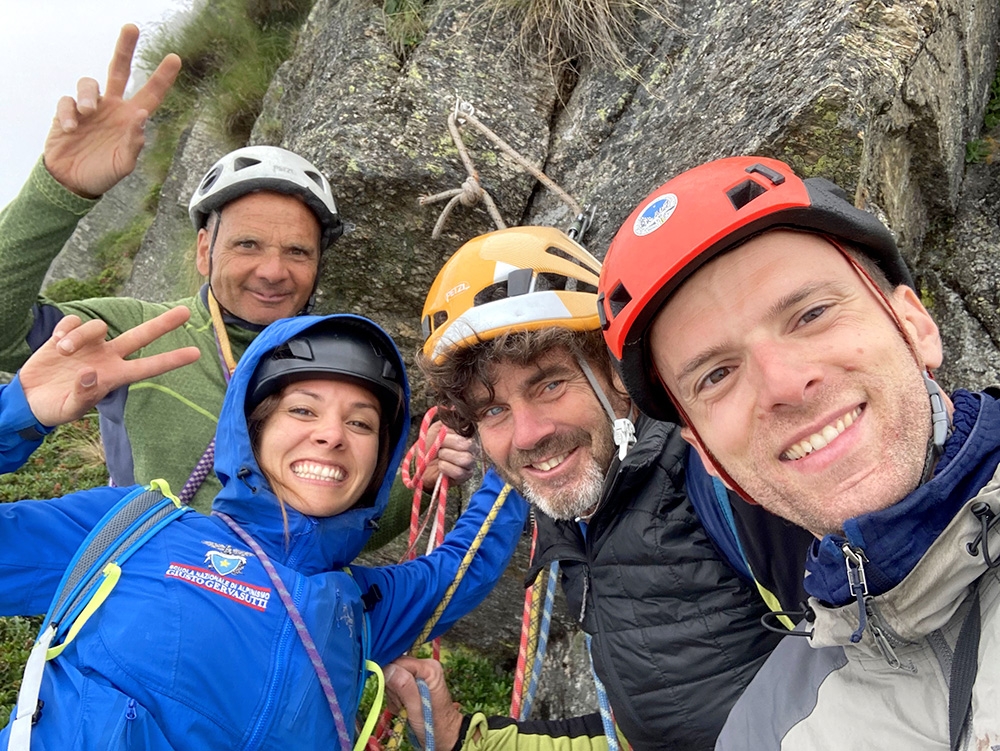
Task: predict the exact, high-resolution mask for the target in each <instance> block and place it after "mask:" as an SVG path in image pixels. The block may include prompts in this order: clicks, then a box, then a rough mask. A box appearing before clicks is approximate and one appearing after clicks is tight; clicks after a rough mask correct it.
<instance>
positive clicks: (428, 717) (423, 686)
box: [406, 678, 434, 751]
mask: <svg viewBox="0 0 1000 751" xmlns="http://www.w3.org/2000/svg"><path fill="white" fill-rule="evenodd" d="M416 680H417V690H418V691H420V708H421V710H423V715H424V745H423V746H421V745H420V741H419V740H417V736H416V735H414V733H413V729H412V728H411V727H410V725H409V723H407V725H406V729H407V731H408V733H407V734H408V735H409V738H410V744H411V745H412V746H413V747H414V748H418V749H419V748H423V749H424V751H434V710H433V709H432V707H431V690H430V689H429V688H427V682H426V681H425V680H424V679H423V678H417V679H416Z"/></svg>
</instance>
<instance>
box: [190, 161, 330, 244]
mask: <svg viewBox="0 0 1000 751" xmlns="http://www.w3.org/2000/svg"><path fill="white" fill-rule="evenodd" d="M259 191H273V192H275V193H284V194H286V195H293V196H298V197H299V198H301V199H302V200H303V201H304V202H305V204H306V206H308V207H309V209H310V210H311V211H312V212H313V214H315V215H316V219H317V220H318V221H319V224H320V227H321V229H322V235H321V241H320V249H321V250H325V249H326V248H328V247H329V246H330V244H331V243H332V242H333V241H334V240H336V239H337V238H338V237H340V235H341V233H342V232H343V224H342V222H341V221H340V214H339V213H337V203H336V201H334V200H333V193H332V192H331V190H330V183H329V181H327V179H326V178H325V177H324V176H323V173H322V172H320V171H319V170H318V169H316V167H314V166H313V165H312V164H311V163H310V162H308V161H306V160H305V159H303V158H302V157H300V156H299V155H298V154H295V153H293V152H291V151H288V150H287V149H282V148H279V147H278V146H247V147H246V148H242V149H237V150H236V151H231V152H229V153H228V154H226V155H225V156H224V157H222V158H221V159H220V160H219V161H217V162H216V163H215V164H214V165H212V168H211V169H210V170H209V171H208V172H206V173H205V176H204V177H203V178H202V179H201V182H200V183H199V184H198V187H197V188H196V189H195V191H194V194H193V195H192V196H191V201H190V203H189V204H188V215H189V216H190V217H191V222H192V223H193V224H194V228H195V229H196V230H200V229H202V228H203V227H204V226H205V224H206V223H207V222H208V217H209V215H210V214H211V213H212V212H213V211H215V210H217V209H220V208H222V207H223V206H225V205H226V204H227V203H229V202H230V201H234V200H236V199H237V198H240V197H241V196H245V195H247V194H248V193H256V192H259Z"/></svg>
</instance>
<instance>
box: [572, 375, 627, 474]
mask: <svg viewBox="0 0 1000 751" xmlns="http://www.w3.org/2000/svg"><path fill="white" fill-rule="evenodd" d="M576 361H577V363H578V364H579V365H580V370H582V371H583V374H584V375H585V376H586V377H587V380H588V381H589V382H590V387H591V388H592V389H593V390H594V393H595V394H596V395H597V400H598V401H599V402H600V403H601V406H602V407H604V411H605V412H607V413H608V417H610V418H611V424H612V425H613V426H614V440H615V445H616V446H617V447H618V461H621V460H622V459H624V458H625V455H626V454H627V453H628V450H629V449H630V448H631V447H632V444H633V443H635V425H633V424H632V421H631V420H630V419H628V417H618V415H616V414H615V411H614V409H612V408H611V402H610V401H609V400H608V395H607V394H605V393H604V389H603V388H601V384H600V382H599V381H598V380H597V376H595V375H594V371H593V370H592V369H591V367H590V363H588V362H587V361H586V360H585V359H584V358H583V357H581V356H580V355H577V356H576Z"/></svg>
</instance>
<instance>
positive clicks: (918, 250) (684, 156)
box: [130, 0, 1000, 713]
mask: <svg viewBox="0 0 1000 751" xmlns="http://www.w3.org/2000/svg"><path fill="white" fill-rule="evenodd" d="M378 5H379V4H378V3H372V2H366V1H363V0H317V3H316V5H315V7H314V10H313V12H312V13H311V15H310V17H309V19H308V21H307V23H306V24H305V25H304V27H303V29H302V31H301V35H300V38H299V42H298V46H297V50H296V53H295V55H294V57H293V58H292V59H291V60H289V61H288V62H287V63H285V65H284V66H282V68H281V69H280V70H279V72H278V74H277V76H276V77H275V79H274V82H273V84H272V86H271V90H270V92H269V94H268V99H267V102H266V104H265V109H264V112H263V114H262V115H261V117H260V119H259V120H258V122H257V126H256V128H255V130H254V135H253V140H254V141H255V142H257V143H275V144H279V145H282V146H285V147H287V148H291V149H293V150H296V151H298V152H300V153H302V154H303V155H305V156H306V157H308V158H309V159H311V160H313V161H315V162H316V163H317V165H318V166H320V167H321V168H322V169H324V170H325V171H326V172H327V174H328V175H329V176H330V178H331V182H332V183H333V185H334V186H335V190H336V193H337V195H338V196H339V199H340V202H341V209H342V213H343V215H344V217H345V219H346V220H347V222H348V223H349V224H350V225H351V231H350V232H349V233H348V234H346V235H345V236H344V237H343V238H342V239H341V240H340V241H338V243H337V244H336V245H335V246H334V247H333V248H332V249H331V251H330V252H329V253H328V254H327V258H326V260H325V266H324V273H323V278H322V284H321V293H322V296H321V303H320V307H321V309H322V310H326V311H333V310H338V311H351V312H356V313H361V314H365V315H369V316H372V317H374V318H375V319H377V320H379V321H380V322H382V323H384V324H385V325H386V326H387V327H388V328H389V330H390V331H391V332H392V333H393V334H394V335H396V336H398V340H399V342H400V345H401V348H402V350H403V351H404V353H406V352H412V351H414V350H415V349H416V347H417V346H418V344H419V342H420V323H419V315H420V310H421V308H422V303H423V296H424V293H425V292H426V290H427V289H428V287H429V285H430V283H431V281H432V279H433V277H434V275H435V273H436V271H437V269H438V268H439V266H440V265H441V263H442V262H443V261H444V259H445V258H446V257H447V256H449V255H450V254H451V253H452V252H453V251H454V250H455V249H457V248H458V247H459V245H461V244H462V243H463V242H464V241H466V240H468V239H470V238H471V237H473V236H475V235H477V234H480V233H482V232H486V231H489V230H491V229H493V228H494V227H493V225H492V223H491V221H490V219H489V216H488V215H487V213H486V212H485V211H484V210H483V208H482V207H481V206H478V207H474V208H468V207H463V206H459V207H457V208H456V210H455V211H454V213H453V214H452V216H451V218H450V220H449V221H448V223H447V225H446V227H445V231H444V235H443V237H442V238H441V239H440V240H432V239H431V229H432V227H433V226H434V223H435V221H436V220H437V218H438V215H439V212H440V205H434V206H419V205H418V203H417V199H418V197H419V196H421V195H424V194H435V193H438V192H441V191H445V190H449V189H453V188H457V187H459V186H460V185H461V183H462V181H463V180H464V179H465V178H466V173H465V169H464V168H463V165H462V162H461V161H460V159H459V155H458V152H457V150H456V148H455V145H454V144H453V142H452V139H451V137H450V136H449V133H448V130H447V126H446V119H447V116H448V114H449V112H451V111H452V110H453V108H454V106H455V101H456V97H461V98H462V99H464V100H467V101H469V102H471V103H472V104H473V105H474V106H475V108H476V114H477V116H478V117H479V118H480V119H481V120H482V121H483V122H484V123H486V124H487V125H489V126H490V127H491V128H492V129H493V130H494V131H495V132H496V133H497V134H498V135H500V136H501V137H502V138H504V139H505V140H506V141H507V142H508V143H509V144H510V145H511V146H512V147H513V148H514V149H516V150H517V151H518V152H520V153H521V154H522V155H524V157H526V158H527V159H529V160H531V161H532V162H534V163H536V164H538V165H540V166H542V167H544V169H545V171H546V172H547V173H548V174H549V175H550V176H551V177H553V178H554V179H555V180H556V181H557V182H558V183H559V184H560V185H561V186H562V187H563V188H564V189H565V190H566V191H568V192H569V193H570V194H571V195H572V196H574V197H575V198H576V199H577V200H578V201H580V202H581V203H584V204H587V205H589V206H592V207H594V209H595V224H594V226H593V228H592V230H591V231H590V233H589V234H588V235H587V236H586V237H585V238H584V242H585V244H586V245H588V247H589V248H590V249H591V250H592V251H593V252H594V253H595V254H596V255H598V256H602V255H603V253H604V252H605V250H606V248H607V245H608V243H609V241H610V239H611V237H612V236H613V234H614V232H615V231H616V230H617V228H618V226H619V224H620V223H621V221H623V219H624V218H625V217H626V216H627V215H628V213H629V212H630V211H631V209H632V208H633V207H634V206H635V205H636V204H637V203H638V202H639V201H640V200H641V199H642V198H643V197H644V196H645V195H646V194H647V193H648V192H650V191H651V190H652V189H654V188H655V187H656V186H658V185H660V184H661V183H663V182H665V181H666V180H667V179H668V178H669V177H671V176H672V175H674V174H676V173H677V172H679V171H682V170H684V169H686V168H689V167H692V166H694V165H696V164H698V163H700V162H702V161H705V160H708V159H712V158H716V157H721V156H728V155H733V154H748V153H758V154H763V155H768V156H775V157H778V158H781V159H784V160H786V161H788V162H790V163H791V164H793V165H794V166H795V167H796V168H797V169H798V171H799V172H800V173H801V174H803V175H805V176H812V175H823V176H826V177H830V178H832V179H834V180H835V181H837V182H838V183H839V184H840V185H841V186H842V187H844V188H845V189H847V190H848V192H849V193H852V194H853V195H855V196H856V199H857V202H858V205H860V206H863V207H866V208H869V209H871V210H873V211H875V212H876V213H877V214H878V215H879V216H880V217H882V218H883V219H884V220H885V221H886V222H887V223H888V224H889V226H890V227H891V228H892V229H893V231H894V232H896V234H897V235H898V238H899V242H900V246H901V248H902V249H903V252H904V253H905V255H906V257H907V259H908V260H909V261H910V262H911V265H912V268H913V270H914V272H915V278H916V281H917V285H918V287H919V290H920V293H921V295H922V297H923V299H924V300H925V302H926V304H927V305H928V307H929V308H930V310H931V312H932V313H933V314H934V315H935V316H936V317H937V319H938V321H939V322H940V323H941V326H942V329H943V331H944V340H945V343H946V366H945V367H944V368H942V369H941V371H940V377H941V380H942V381H943V382H944V384H945V385H946V386H947V387H949V388H951V387H955V386H957V385H963V386H968V387H971V388H977V387H981V386H984V385H986V384H989V383H992V382H994V381H996V380H997V378H998V367H1000V347H998V343H1000V315H998V312H997V311H998V302H1000V301H998V292H997V290H998V289H1000V284H998V282H1000V278H998V277H1000V260H998V259H1000V257H998V255H997V253H996V250H997V248H998V247H1000V224H998V219H997V217H998V216H1000V166H998V165H996V164H992V165H990V164H976V165H967V164H966V163H965V144H966V143H967V142H968V141H970V140H972V139H974V138H978V137H981V136H982V135H983V133H982V128H983V126H982V123H983V113H984V109H985V106H986V103H987V101H988V98H989V86H990V82H991V81H992V80H993V77H994V75H995V71H996V69H997V61H998V49H1000V4H997V3H995V2H981V1H980V0H835V1H834V2H830V1H829V0H799V2H795V3H791V2H788V1H787V0H757V1H756V2H753V3H747V2H742V1H738V0H679V1H678V2H677V4H676V6H675V10H674V12H673V15H672V19H673V21H674V23H673V24H672V25H671V24H665V23H663V22H662V20H661V19H655V18H650V17H644V16H640V17H637V18H636V19H635V22H634V24H633V25H632V29H633V32H634V34H635V44H634V45H633V46H632V48H631V50H630V52H629V63H630V67H629V68H628V69H627V70H613V69H609V67H608V66H607V64H606V61H602V60H580V61H576V62H575V65H574V66H572V67H567V68H566V70H564V71H562V72H557V73H555V72H553V71H552V70H550V69H548V68H547V67H545V65H544V64H543V61H544V60H545V54H544V52H542V51H538V52H536V53H531V52H530V51H528V52H521V53H519V52H518V51H517V49H516V48H517V45H515V44H513V42H512V37H513V34H512V31H511V30H509V29H507V28H505V27H504V26H503V24H502V23H499V22H498V21H497V20H496V18H495V17H493V16H491V15H490V14H488V13H484V12H481V11H479V10H478V8H479V3H477V2H474V1H473V0H455V1H454V2H450V3H447V4H442V5H443V6H447V7H445V8H444V9H442V10H440V11H438V12H437V15H436V16H435V17H434V18H433V19H431V20H430V27H429V30H428V32H427V34H426V36H425V37H424V38H423V39H422V41H420V42H419V44H417V45H416V47H415V48H414V49H412V50H411V51H410V52H409V53H408V54H407V55H405V56H400V55H398V54H396V53H395V52H394V51H393V49H392V47H391V44H390V42H389V41H388V39H387V36H386V33H385V28H384V20H383V17H382V13H381V11H380V9H379V7H378ZM994 135H995V134H994ZM464 138H465V142H466V143H467V144H468V146H469V151H470V153H471V155H472V158H473V160H474V162H475V165H476V167H477V168H478V170H479V174H480V178H481V180H482V183H483V184H484V185H485V186H486V187H487V188H488V190H489V191H490V193H491V195H492V196H493V197H494V198H495V199H496V202H497V204H498V206H499V208H500V212H501V214H502V216H503V218H504V220H505V221H506V222H507V223H508V224H530V223H539V224H554V225H557V226H561V227H563V228H566V227H568V225H569V223H570V221H571V220H572V219H573V214H572V212H571V211H570V210H569V209H568V208H567V207H566V206H565V205H564V204H563V203H561V202H560V201H559V200H558V199H557V198H555V197H554V196H553V195H552V194H551V193H550V192H548V191H546V190H544V189H542V188H541V187H540V186H539V184H538V183H537V182H536V181H535V180H534V179H533V178H531V177H530V176H528V175H527V174H526V173H525V172H524V171H523V170H522V169H521V168H520V167H518V166H517V165H516V164H514V163H513V162H512V161H511V160H510V159H508V158H507V157H506V156H504V155H502V154H500V153H499V152H498V150H497V148H496V147H495V146H494V145H493V144H492V143H490V142H489V141H487V140H486V139H485V138H483V137H482V136H480V135H477V134H475V133H474V132H473V131H469V130H466V131H465V135H464ZM203 143H205V139H204V137H203V136H202V135H199V128H198V127H196V128H195V129H194V131H193V132H192V133H191V134H190V136H189V138H188V139H187V141H186V142H185V144H184V147H183V149H182V150H181V152H180V153H179V154H178V157H177V159H176V164H175V167H174V173H173V175H172V176H171V178H170V179H169V180H168V183H167V185H165V186H164V194H163V200H162V201H161V214H163V216H162V217H158V218H157V221H156V224H154V226H153V229H152V231H151V232H150V233H149V237H147V246H145V247H144V250H143V253H142V254H141V256H140V259H139V260H138V261H137V263H136V266H135V272H134V276H133V280H132V283H131V285H130V290H131V291H132V292H134V293H135V294H142V295H143V296H148V297H151V298H159V299H165V298H164V297H161V296H160V294H159V291H160V290H166V289H171V293H170V294H169V295H166V297H170V296H176V295H175V294H174V292H173V290H172V288H170V285H169V284H168V282H167V280H169V279H176V278H178V272H177V271H176V269H178V268H180V265H178V264H181V263H182V262H181V261H171V262H170V263H171V264H172V265H171V266H169V267H168V266H164V265H163V264H162V263H161V262H160V260H159V259H161V258H168V257H170V258H173V257H174V256H172V255H171V254H172V253H174V252H176V250H177V249H178V247H179V246H180V245H183V243H184V242H188V243H190V235H189V236H188V239H187V240H186V241H184V240H182V239H181V236H182V235H183V232H181V230H180V229H174V228H179V227H180V225H181V224H183V221H186V218H185V217H184V216H183V212H182V208H183V207H184V206H185V205H186V197H187V196H188V195H189V194H190V191H191V190H192V189H193V187H194V184H195V183H194V182H193V181H192V179H193V180H197V178H198V177H200V175H201V174H202V173H203V172H204V170H205V169H206V168H207V167H208V166H209V164H210V163H211V162H212V161H213V160H214V158H215V156H217V154H211V155H210V154H209V152H211V151H212V148H211V147H204V146H199V147H197V148H195V144H203ZM168 193H169V198H168ZM178 216H180V217H181V219H178V218H177V217H178ZM416 402H417V403H416V405H415V412H416V413H418V414H419V412H420V410H421V408H422V407H424V406H426V404H425V403H424V397H423V395H422V392H421V390H420V388H419V384H418V388H417V389H416ZM517 578H518V577H517V576H514V577H512V579H513V580H514V581H516V579H517ZM520 602H521V599H520V589H519V587H518V586H517V585H516V583H515V584H513V585H510V586H508V588H507V589H505V590H503V593H502V594H501V595H499V596H498V598H495V599H494V610H491V611H489V615H488V616H487V618H488V621H479V622H477V623H479V624H480V625H479V626H478V627H474V628H473V629H471V632H472V633H475V632H476V631H479V632H484V631H486V630H491V629H492V625H490V626H483V625H481V624H483V623H487V622H488V623H489V624H492V623H495V622H497V621H498V619H499V618H500V616H499V615H498V614H497V613H498V612H499V611H498V610H497V609H496V608H499V609H500V610H505V611H506V612H507V613H508V616H507V617H509V618H511V619H513V622H514V624H515V625H514V629H515V631H516V623H517V613H519V612H520ZM473 641H476V639H475V638H473ZM508 641H509V640H508V639H506V637H504V638H501V639H499V640H498V641H497V643H507V642H508ZM567 664H569V663H567ZM558 669H562V668H561V667H559V668H558ZM582 670H583V671H584V673H585V672H586V670H587V668H586V665H585V664H584V665H583V667H582ZM579 673H580V668H579V667H578V668H577V669H576V670H575V671H574V675H577V676H579ZM585 678H586V676H585V675H584V678H583V679H579V680H578V682H579V684H580V685H581V686H582V685H584V684H586V683H587V681H586V680H585ZM546 701H547V702H548V705H549V706H551V707H552V709H553V711H555V712H557V713H558V712H562V711H567V710H568V709H572V708H571V707H568V705H566V704H563V703H560V700H559V699H558V698H553V699H551V700H546ZM589 706H593V704H590V705H589ZM575 708H577V709H579V707H575Z"/></svg>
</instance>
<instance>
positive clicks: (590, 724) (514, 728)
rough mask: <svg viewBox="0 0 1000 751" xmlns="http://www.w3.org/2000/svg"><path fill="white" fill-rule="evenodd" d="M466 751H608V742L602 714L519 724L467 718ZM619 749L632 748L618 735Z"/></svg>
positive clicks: (480, 715)
mask: <svg viewBox="0 0 1000 751" xmlns="http://www.w3.org/2000/svg"><path fill="white" fill-rule="evenodd" d="M461 739H462V750H463V751H607V749H608V739H607V737H605V735H604V727H603V726H602V724H601V717H600V715H598V714H596V713H595V714H589V715H584V716H582V717H571V718H570V719H567V720H530V721H526V722H516V721H515V720H512V719H511V718H510V717H487V716H486V715H484V714H483V713H482V712H477V713H476V714H474V715H471V716H467V717H466V718H465V722H463V724H462V733H461ZM618 741H619V746H620V747H621V748H628V744H627V742H626V740H625V738H624V737H623V736H622V735H621V733H620V732H619V733H618Z"/></svg>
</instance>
